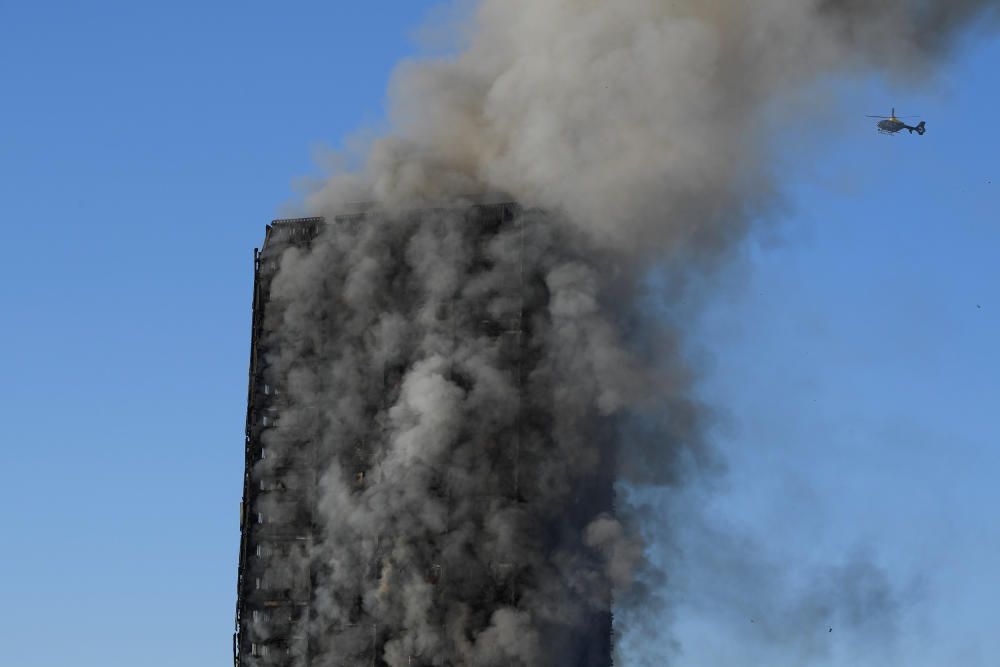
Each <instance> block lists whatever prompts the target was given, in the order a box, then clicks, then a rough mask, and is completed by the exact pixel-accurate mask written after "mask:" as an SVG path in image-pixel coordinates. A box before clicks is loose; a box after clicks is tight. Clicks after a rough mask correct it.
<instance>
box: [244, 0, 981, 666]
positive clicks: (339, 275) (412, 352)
mask: <svg viewBox="0 0 1000 667" xmlns="http://www.w3.org/2000/svg"><path fill="white" fill-rule="evenodd" d="M877 4H878V6H877V7H873V6H872V3H870V2H855V1H854V0H812V1H802V0H759V1H755V2H752V3H749V2H738V1H736V0H675V1H668V0H624V1H621V2H602V1H599V0H530V1H529V0H523V1H518V0H484V1H483V2H480V3H479V4H478V6H477V7H476V8H475V11H474V13H473V15H472V16H471V18H470V19H469V21H468V23H467V25H465V26H464V29H465V31H466V33H465V35H464V39H463V43H464V44H465V46H464V47H463V48H462V49H461V50H460V52H459V53H457V54H455V55H453V56H450V57H446V58H440V59H435V60H427V61H415V62H409V63H404V64H403V65H401V66H400V68H399V70H398V71H397V74H396V76H395V78H394V80H393V82H392V86H391V121H392V128H393V129H392V131H391V132H390V133H389V134H387V135H386V136H384V137H381V138H379V139H376V140H375V141H373V142H372V143H371V145H370V147H369V151H368V152H367V154H366V155H365V156H364V159H363V161H362V165H361V167H360V168H359V169H358V170H357V171H354V172H349V173H340V174H336V175H333V176H332V177H331V178H330V179H329V181H328V182H326V183H325V184H324V185H323V186H322V187H319V188H317V189H316V190H315V191H314V192H313V193H312V194H311V195H310V197H309V199H308V205H309V206H310V207H311V208H312V209H313V210H314V212H315V213H317V214H320V215H324V216H325V217H326V218H327V220H328V224H327V225H326V227H325V229H324V231H322V232H321V233H320V235H319V236H318V238H316V240H315V241H314V242H313V243H312V245H311V246H310V247H309V248H305V247H298V246H297V247H291V248H289V249H287V250H285V251H284V252H283V253H281V256H280V266H279V268H278V269H277V273H276V274H275V276H274V280H273V283H272V287H271V303H270V305H269V311H268V321H267V323H266V326H265V330H266V331H267V332H268V334H267V338H266V340H265V344H266V345H267V346H268V349H269V352H268V354H267V356H266V366H267V369H268V371H267V379H266V382H267V387H268V394H269V395H270V393H271V392H272V391H273V392H274V395H275V396H276V397H277V398H276V400H278V404H280V406H281V407H280V409H279V410H278V414H277V415H269V416H268V418H269V419H272V420H273V422H272V423H269V424H268V426H269V427H270V429H269V432H268V434H267V436H266V437H265V444H266V447H267V458H266V459H265V460H263V461H261V462H259V463H258V464H257V465H258V466H260V467H261V469H262V470H264V469H266V470H272V471H273V470H280V469H282V466H283V465H285V464H286V463H287V462H288V461H291V460H295V459H296V457H300V456H301V455H302V454H301V453H302V451H304V445H303V443H313V444H314V445H315V447H316V449H315V451H313V450H310V452H311V454H310V456H314V457H315V458H314V460H312V461H311V462H310V463H309V464H308V465H311V466H313V469H314V471H315V473H316V474H315V484H313V485H311V486H310V485H304V486H309V488H310V489H312V492H311V493H313V495H312V496H311V497H312V498H313V500H312V501H310V506H309V507H308V508H307V513H308V514H309V516H311V517H312V521H313V522H315V523H317V524H318V526H319V529H318V534H317V538H316V540H315V542H314V543H312V544H310V545H309V546H308V548H306V547H301V548H296V549H289V550H288V552H287V553H288V558H287V559H285V561H284V563H285V565H283V566H281V567H283V568H285V569H286V570H287V571H286V572H284V573H283V575H282V574H281V573H277V572H275V573H271V575H270V579H271V580H274V579H275V578H276V577H279V576H285V578H291V579H295V577H296V576H301V572H311V573H312V575H311V576H312V581H311V584H310V585H311V586H312V587H313V592H312V598H311V602H310V606H309V609H310V611H309V613H308V614H307V615H306V616H305V617H304V618H302V619H300V620H299V621H297V622H298V624H299V626H300V628H301V632H302V633H304V634H307V635H308V636H309V647H308V649H303V650H308V652H309V654H310V659H311V660H312V663H311V664H321V665H340V664H349V665H355V664H357V665H361V664H373V663H372V659H373V653H372V652H373V647H374V650H375V655H374V659H375V660H377V661H384V662H385V663H386V664H388V665H392V666H393V667H400V666H403V665H410V664H434V665H460V664H461V665H477V666H489V665H498V666H499V665H505V666H506V665H524V666H526V667H528V666H531V667H534V666H543V665H560V664H565V665H570V664H572V665H578V664H587V665H598V664H602V662H601V661H602V660H605V659H606V656H605V653H606V650H607V646H606V645H604V643H602V641H596V640H594V639H593V638H592V637H590V636H589V634H592V633H590V632H589V631H590V630H592V629H593V628H595V627H605V626H606V616H605V615H606V614H607V612H608V610H609V608H610V605H611V601H612V599H614V600H615V604H616V609H617V610H618V611H619V613H620V614H621V616H620V619H619V620H620V623H622V624H628V623H637V622H639V621H640V619H641V618H642V616H643V613H644V612H643V610H648V609H650V608H652V607H655V606H656V605H658V604H661V603H662V602H663V601H664V598H665V599H666V600H667V601H669V597H670V587H669V574H670V573H669V572H668V573H667V579H666V584H664V583H663V581H664V579H663V575H662V574H657V573H655V572H652V571H651V570H650V568H649V567H648V562H647V559H646V555H645V552H644V546H643V542H642V540H641V539H640V537H639V535H638V532H637V531H636V529H635V526H633V525H631V524H630V521H628V520H627V519H626V518H627V517H629V516H631V515H630V513H629V511H628V509H627V508H626V507H623V506H622V507H618V508H617V510H618V511H617V513H616V512H615V509H616V508H615V500H614V497H613V494H612V493H611V488H612V484H613V483H614V482H615V481H618V482H626V483H633V484H638V485H681V484H683V483H684V481H685V477H686V475H687V474H690V471H692V470H697V469H698V468H700V467H704V466H705V465H709V464H710V463H711V462H712V460H713V459H712V454H711V451H710V449H709V448H708V447H707V446H706V444H705V442H704V435H703V433H704V427H705V424H706V421H707V416H706V414H705V411H704V410H703V408H702V406H700V405H699V404H698V403H697V401H695V400H694V399H693V398H692V392H691V388H692V386H694V383H695V382H696V377H695V375H694V372H693V370H692V369H691V368H689V367H688V365H687V364H686V363H685V361H684V359H683V358H682V357H681V355H680V354H679V352H678V347H679V346H678V345H677V343H676V341H677V340H678V339H679V338H682V337H683V335H684V331H683V329H682V328H678V327H677V325H676V324H669V325H668V324H666V323H665V320H664V318H661V317H658V315H657V314H656V313H653V312H651V311H649V310H647V309H646V308H644V307H643V304H648V303H650V302H651V300H650V299H648V298H647V297H649V296H650V295H649V294H647V293H646V292H645V291H644V290H645V289H646V288H644V287H643V285H644V284H645V283H644V280H643V278H644V275H645V273H646V271H648V270H649V269H650V268H651V267H652V266H653V265H654V264H661V265H664V266H667V267H668V268H669V275H670V276H671V277H672V279H676V280H678V281H680V282H683V279H684V277H685V276H686V275H688V274H690V273H697V272H701V271H705V270H710V269H711V267H712V264H713V263H714V262H715V261H717V260H719V259H722V258H724V257H725V254H726V252H727V250H729V249H731V248H733V247H734V245H736V244H738V243H739V242H740V241H741V239H743V238H744V237H745V235H746V233H747V231H748V228H749V227H750V224H751V222H752V221H753V220H754V219H756V218H757V217H760V216H763V215H766V213H767V211H768V209H769V207H770V206H771V205H772V203H773V198H774V193H775V191H776V185H775V183H774V182H773V180H772V179H771V174H770V171H769V166H768V165H769V149H768V143H769V138H768V136H767V135H766V133H765V129H766V122H765V121H766V119H765V117H764V116H765V110H766V108H767V105H768V104H770V103H772V102H773V101H774V100H776V99H781V98H782V97H784V96H791V95H794V94H795V93H796V92H798V91H801V90H803V89H805V88H807V87H808V86H811V85H814V84H816V83H817V82H820V81H823V80H824V79H826V78H828V77H833V76H842V75H851V74H862V73H868V72H883V73H886V74H888V75H890V76H897V77H903V78H906V77H914V80H916V75H918V74H919V76H920V77H924V76H926V72H927V70H928V69H930V68H933V67H934V65H935V63H937V62H938V61H939V59H940V58H941V57H943V56H945V55H946V54H947V53H948V49H949V47H950V45H951V44H952V42H953V41H954V39H955V38H956V36H957V35H958V32H959V30H960V29H962V28H963V27H965V26H968V25H970V24H971V23H972V22H974V21H976V20H979V19H982V20H989V19H990V18H995V15H994V16H990V15H991V14H994V12H992V11H990V10H991V8H992V3H989V2H985V1H971V0H961V1H955V0H951V1H947V2H946V1H939V2H934V1H929V0H888V1H886V2H881V3H877ZM491 193H503V195H502V196H501V198H502V199H507V198H509V199H510V200H513V201H517V202H518V204H519V205H520V207H499V208H498V207H492V208H488V209H484V208H475V207H474V206H473V204H474V203H475V202H481V201H482V200H483V198H484V197H490V196H494V197H496V195H495V194H491ZM352 202H370V203H371V208H370V209H369V211H368V213H366V214H365V215H363V216H345V217H342V218H341V219H340V220H339V221H336V222H334V220H335V218H336V217H337V216H338V215H339V214H341V213H343V212H344V211H346V210H348V209H349V208H350V204H351V203H352ZM498 211H499V212H498ZM494 218H495V219H494ZM271 259H272V258H267V261H271ZM672 294H674V292H673V291H672V290H671V289H667V290H665V291H664V293H657V294H655V295H653V296H655V301H656V303H658V304H659V305H661V306H662V307H664V308H668V309H669V308H670V307H671V303H672V301H671V299H672V296H671V295H672ZM299 463H301V461H299ZM288 467H289V466H287V465H286V468H288ZM301 467H302V466H301V465H300V466H298V467H297V468H296V469H301ZM265 504H266V505H267V506H266V507H261V508H255V509H254V511H260V512H262V513H263V515H264V516H266V517H267V525H274V524H282V523H288V524H294V523H295V522H297V521H302V520H303V518H302V516H300V513H301V512H302V511H303V510H302V508H301V507H297V506H293V505H288V506H286V505H284V504H282V503H281V502H280V501H279V500H270V501H267V502H266V503H265ZM671 520H675V521H676V520H681V521H682V520H683V517H682V516H680V517H679V516H677V515H672V516H671ZM276 567H277V566H276ZM281 567H279V568H278V569H281ZM865 567H866V566H864V565H863V564H859V565H857V571H863V572H865V573H867V574H866V576H867V577H868V579H869V580H871V581H873V582H875V584H877V585H878V586H883V582H882V580H881V579H879V578H878V576H876V575H874V574H871V573H869V571H868V570H867V569H865ZM267 579H268V578H267V577H265V580H267ZM831 588H832V587H831ZM880 590H881V589H880ZM830 595H831V596H833V597H835V596H836V592H835V591H832V592H830ZM851 595H852V596H853V597H852V599H855V598H857V599H864V598H865V596H866V595H868V593H866V592H864V591H862V592H858V591H854V592H852V594H851ZM883 597H885V598H886V599H888V598H891V595H889V594H888V593H886V594H885V595H884V596H883ZM848 603H850V602H849V601H848ZM831 604H834V605H836V604H837V603H836V602H833V603H831ZM851 604H853V603H851ZM602 619H605V620H602ZM260 622H261V623H263V621H260ZM602 623H604V624H605V625H602Z"/></svg>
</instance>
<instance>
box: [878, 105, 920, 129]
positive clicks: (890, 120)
mask: <svg viewBox="0 0 1000 667" xmlns="http://www.w3.org/2000/svg"><path fill="white" fill-rule="evenodd" d="M868 118H881V119H882V120H880V121H879V122H878V124H877V125H876V127H877V128H878V132H879V134H896V133H897V132H899V131H900V130H909V132H910V134H913V133H914V132H916V133H917V134H920V135H922V134H923V133H924V132H926V131H927V126H926V123H924V121H920V122H919V123H917V124H916V125H907V124H906V123H904V122H903V121H902V120H900V119H899V118H896V109H895V108H894V109H893V110H892V114H891V115H889V116H868Z"/></svg>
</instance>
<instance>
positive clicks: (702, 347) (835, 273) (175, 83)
mask: <svg viewBox="0 0 1000 667" xmlns="http://www.w3.org/2000/svg"><path fill="white" fill-rule="evenodd" d="M431 7H432V3H430V2H423V1H421V2H414V1H411V2H401V1H389V0H370V1H369V2H367V3H334V4H330V3H319V2H290V3H283V4H282V5H281V6H280V7H279V6H278V5H275V4H274V3H263V2H243V3H239V4H237V3H227V2H219V3H213V4H211V5H210V6H205V5H204V4H203V3H192V2H176V3H171V4H164V5H150V4H148V3H127V2H106V1H101V0H97V1H95V2H90V3H85V4H81V3H70V2H36V3H3V4H0V97H2V99H3V100H4V103H3V104H2V106H0V201H2V202H3V209H2V211H3V213H2V221H3V231H4V241H5V247H6V248H7V252H6V253H5V261H4V262H2V263H0V306H2V309H3V313H4V316H3V321H4V323H5V325H6V326H4V327H2V328H0V350H2V352H0V355H2V361H3V369H4V374H3V376H4V380H5V381H4V382H3V383H0V397H2V400H0V417H2V422H3V424H4V426H5V428H4V429H3V432H2V433H3V435H2V440H0V442H2V452H3V458H4V461H5V470H6V475H5V477H6V482H5V483H4V484H3V485H0V507H2V508H3V510H2V511H3V524H4V530H3V538H2V540H0V545H2V546H3V549H2V551H3V554H4V556H3V560H2V562H3V565H4V567H3V572H4V574H3V575H2V576H0V597H2V599H3V600H4V601H5V602H7V604H4V605H3V606H2V608H0V640H2V642H3V645H4V651H3V653H4V656H5V662H9V663H10V664H16V665H19V666H21V667H35V666H43V665H44V666H49V665H54V664H72V665H76V666H78V667H89V666H91V665H94V666H97V665H101V666H104V665H136V664H141V665H150V666H152V667H156V666H157V665H178V664H183V665H192V666H197V665H205V666H208V665H218V664H220V663H221V664H225V662H226V661H227V660H229V656H230V651H231V646H230V633H231V631H232V621H233V604H234V593H235V574H236V572H235V570H236V558H237V546H238V544H237V538H238V506H239V496H240V484H241V472H242V471H241V466H242V431H243V418H244V410H245V400H246V365H247V352H248V343H249V341H248V334H249V316H250V312H249V306H250V303H249V299H250V285H251V278H252V275H251V256H252V249H253V247H254V246H255V245H257V244H258V243H259V242H260V240H261V238H262V232H263V226H264V224H266V223H267V222H268V221H269V220H270V219H271V218H272V217H276V216H277V215H279V214H281V213H282V212H283V211H285V210H287V208H286V207H287V204H288V202H290V201H294V198H295V182H296V181H297V180H298V179H301V178H303V177H308V176H315V175H316V174H317V173H318V170H317V168H316V167H315V163H314V159H313V157H314V154H315V152H316V150H317V149H318V148H319V147H321V146H323V145H333V146H336V145H339V144H340V143H341V142H342V141H343V139H344V138H345V137H346V136H348V135H349V134H350V133H351V132H353V131H355V130H357V129H359V128H364V127H366V126H371V125H375V124H377V123H378V122H379V120H380V118H381V115H382V108H383V94H384V89H385V85H386V82H387V79H388V77H389V74H390V72H391V70H392V67H393V65H394V64H395V63H396V62H397V61H398V60H399V59H400V58H402V57H404V56H406V55H408V54H412V53H413V52H414V51H415V50H416V49H417V47H416V45H415V42H414V34H415V32H414V31H415V29H416V28H417V27H418V26H419V25H420V24H421V21H422V19H423V18H424V17H425V16H426V14H427V12H428V10H429V9H430V8H431ZM998 63H1000V42H998V41H997V40H996V39H993V40H980V41H977V42H975V43H970V44H969V45H968V46H967V47H966V48H965V49H963V50H962V52H961V53H960V54H959V57H958V58H957V59H956V61H955V62H954V63H953V64H951V65H950V66H948V67H946V68H945V69H944V70H943V72H942V73H941V76H940V77H939V79H938V80H937V81H936V82H935V83H934V85H933V87H931V88H929V89H927V90H924V91H922V92H920V93H916V92H914V91H912V90H892V89H890V88H888V87H887V86H886V85H884V84H883V83H881V82H879V81H850V82H842V83H839V84H837V87H836V89H837V97H838V99H839V102H838V109H847V110H849V111H851V112H852V113H853V112H856V113H857V114H858V116H859V117H858V118H857V119H855V118H853V117H850V118H847V119H842V120H841V122H838V123H836V124H835V125H833V126H831V127H822V126H819V127H816V128H815V131H816V132H817V133H818V136H817V137H814V138H813V140H811V141H810V147H809V149H808V150H805V151H801V150H799V147H798V146H797V144H796V143H795V142H796V141H798V140H799V139H801V137H800V136H799V135H791V136H789V138H788V139H787V143H785V144H781V153H782V156H783V159H782V161H781V164H780V165H779V168H780V169H781V170H782V172H783V173H785V174H786V177H785V178H784V179H783V180H784V181H785V184H786V186H787V189H786V193H785V194H786V197H787V202H786V203H787V206H786V209H785V213H784V214H783V218H782V220H781V221H780V223H779V224H778V226H777V227H776V229H775V230H774V231H773V232H771V233H770V234H768V235H767V237H766V238H765V239H763V240H756V241H753V242H751V243H749V244H748V245H747V247H746V248H745V249H744V251H743V253H742V254H741V256H740V257H739V259H738V261H737V262H736V263H735V265H734V266H733V267H731V268H730V269H729V270H728V271H727V272H726V274H725V275H724V276H722V277H721V278H720V283H721V288H720V289H719V290H718V295H717V296H715V297H713V301H712V303H711V305H710V306H709V308H708V309H707V310H706V311H705V312H704V313H703V315H702V316H701V317H699V318H698V320H697V322H696V323H695V324H694V326H695V332H696V336H694V338H693V342H692V344H691V348H692V354H693V355H695V356H696V357H697V358H698V359H699V363H701V364H702V365H703V366H704V368H705V369H706V377H705V380H704V382H703V385H702V387H701V392H702V394H703V396H704V398H705V400H706V401H708V402H709V403H710V404H712V405H714V406H716V408H717V410H718V412H719V413H720V415H721V418H720V421H719V427H718V428H717V432H716V438H717V443H718V446H719V447H720V448H721V449H722V450H723V451H724V452H725V454H726V456H727V458H728V460H729V462H730V472H729V474H728V476H727V477H726V479H725V481H723V482H721V490H720V492H719V493H718V495H716V496H715V497H714V499H713V500H712V501H711V502H710V503H709V504H708V506H707V507H706V509H705V512H706V514H707V515H708V516H709V517H710V519H711V520H712V521H716V522H719V523H720V525H731V526H733V527H734V529H736V530H738V531H743V532H746V533H747V534H749V535H753V536H756V537H757V538H760V537H761V536H765V537H766V542H767V549H768V550H770V551H773V552H774V553H775V554H779V555H781V554H783V555H785V556H794V557H795V558H796V559H798V560H799V561H800V562H806V561H808V562H818V563H821V562H840V561H842V560H843V557H844V554H847V553H850V552H851V551H852V550H853V549H857V548H862V547H863V548H865V549H867V550H868V551H869V552H870V553H872V554H874V555H873V557H874V558H875V559H876V560H877V561H878V562H880V563H881V564H883V565H884V566H885V567H886V568H887V569H888V570H889V571H890V572H891V573H892V576H893V577H894V578H895V579H898V581H899V583H901V585H905V584H906V582H908V581H911V580H914V579H920V580H922V581H925V582H926V585H924V586H923V590H925V592H924V593H922V594H921V596H920V597H921V601H918V602H915V603H914V604H913V605H912V607H910V608H908V609H907V612H906V617H905V622H904V623H903V626H902V629H901V630H900V633H899V636H898V638H897V644H898V646H897V647H896V648H895V649H893V650H895V651H896V653H895V654H894V655H895V656H897V657H898V658H900V660H901V661H897V662H894V663H893V664H904V662H905V664H908V665H938V664H959V663H960V664H963V665H969V666H976V665H984V666H985V665H994V664H996V663H997V658H996V656H997V655H998V653H1000V639H998V638H997V635H996V632H995V628H994V625H995V624H994V621H995V619H996V617H997V615H998V613H1000V608H998V603H997V602H996V595H995V591H997V590H1000V573H998V570H997V568H996V567H995V565H994V563H995V562H996V560H997V554H998V552H1000V529H998V522H997V518H996V509H995V508H997V507H1000V491H998V487H997V485H996V482H995V480H996V479H997V473H998V472H1000V453H998V448H997V440H998V436H1000V427H998V426H997V420H996V403H997V401H996V396H997V377H998V372H1000V354H998V352H997V347H996V341H997V340H998V334H1000V298H998V297H997V285H998V284H1000V281H998V278H1000V269H998V268H997V267H998V262H997V249H998V247H1000V229H998V220H1000V215H998V213H1000V211H998V206H997V194H996V193H997V188H998V187H1000V178H997V177H1000V171H997V170H996V167H997V158H996V156H997V154H998V152H1000V151H998V149H1000V140H998V139H997V138H996V135H995V134H994V133H993V131H992V128H991V126H990V124H991V123H992V122H993V120H992V115H993V114H994V113H996V112H997V110H998V109H1000V94H998V92H997V87H996V85H995V83H994V77H995V73H996V69H997V64H998ZM893 104H894V105H895V106H896V107H897V109H900V110H906V111H908V112H915V113H919V114H921V115H922V117H923V118H925V119H926V120H927V123H928V133H927V135H926V136H924V137H923V138H919V139H918V138H915V137H913V138H911V137H909V136H903V137H898V138H894V139H886V138H883V137H879V136H877V135H875V134H874V132H873V129H872V127H871V126H870V124H869V122H868V120H867V119H864V118H860V115H863V114H865V113H882V112H883V111H884V110H886V109H887V108H888V107H889V106H891V105H893ZM855 121H856V122H855ZM827 135H828V136H827ZM778 141H779V142H781V141H783V139H782V138H780V137H779V138H778ZM790 499H791V500H790ZM990 591H992V592H993V593H994V594H990ZM689 619H690V620H685V621H683V622H682V623H681V624H680V626H679V630H678V631H679V632H680V633H681V635H682V637H681V638H682V639H684V640H685V644H686V646H688V649H687V653H686V657H685V658H683V659H682V665H684V666H685V667H686V666H687V665H691V666H693V665H696V664H697V665H712V664H725V662H724V657H720V656H721V655H722V654H721V653H719V651H721V650H722V649H720V648H713V647H712V646H710V645H709V644H710V643H711V642H708V641H707V640H706V639H705V637H704V633H703V632H702V631H701V630H699V627H698V623H699V621H698V616H697V612H694V611H693V612H692V614H691V616H690V617H689ZM713 651H714V652H713ZM831 655H832V658H831V659H830V660H831V661H830V662H829V663H816V664H838V665H847V664H855V663H852V662H851V655H850V648H849V647H843V646H836V647H834V650H833V652H832V654H831ZM713 660H714V661H723V662H718V663H716V662H713ZM891 662H892V661H891ZM762 664H764V663H762Z"/></svg>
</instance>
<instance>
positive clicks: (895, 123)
mask: <svg viewBox="0 0 1000 667" xmlns="http://www.w3.org/2000/svg"><path fill="white" fill-rule="evenodd" d="M905 127H906V123H904V122H903V121H901V120H899V119H898V118H886V119H885V120H880V121H879V122H878V130H879V132H885V133H886V134H895V133H896V132H899V131H900V130H902V129H903V128H905Z"/></svg>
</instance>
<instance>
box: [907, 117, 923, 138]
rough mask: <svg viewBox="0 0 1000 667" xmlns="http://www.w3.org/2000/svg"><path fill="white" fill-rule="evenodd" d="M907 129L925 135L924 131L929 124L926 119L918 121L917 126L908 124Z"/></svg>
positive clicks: (911, 132)
mask: <svg viewBox="0 0 1000 667" xmlns="http://www.w3.org/2000/svg"><path fill="white" fill-rule="evenodd" d="M906 129H907V130H909V131H910V134H913V133H914V132H916V133H917V134H919V135H921V136H923V134H924V132H926V131H927V126H926V123H924V121H920V122H919V123H917V125H916V127H909V126H907V127H906Z"/></svg>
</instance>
